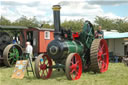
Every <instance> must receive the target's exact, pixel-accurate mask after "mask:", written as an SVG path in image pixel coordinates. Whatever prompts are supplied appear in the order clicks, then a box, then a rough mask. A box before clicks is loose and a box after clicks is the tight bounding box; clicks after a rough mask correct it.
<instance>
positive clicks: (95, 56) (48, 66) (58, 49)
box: [35, 5, 109, 80]
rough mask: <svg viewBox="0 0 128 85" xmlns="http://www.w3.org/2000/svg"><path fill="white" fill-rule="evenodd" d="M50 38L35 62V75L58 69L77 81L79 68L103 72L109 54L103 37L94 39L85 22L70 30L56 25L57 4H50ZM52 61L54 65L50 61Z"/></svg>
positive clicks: (91, 28) (43, 77) (38, 76)
mask: <svg viewBox="0 0 128 85" xmlns="http://www.w3.org/2000/svg"><path fill="white" fill-rule="evenodd" d="M53 11H54V26H55V32H54V40H53V41H51V42H50V43H49V44H48V47H47V53H46V54H40V55H39V56H38V58H37V59H36V61H35V73H36V76H37V78H42V79H47V78H49V77H50V76H51V73H52V69H53V68H62V69H63V70H64V71H65V73H66V76H67V78H68V79H69V80H77V79H79V78H80V77H81V74H82V71H83V70H88V69H89V70H91V71H93V72H98V73H102V72H105V71H107V69H108V64H109V55H108V47H107V43H106V41H105V40H104V39H94V38H95V37H94V29H93V26H92V24H91V23H90V22H89V21H85V23H84V27H83V30H82V32H81V33H80V34H78V32H76V33H72V32H71V30H65V29H62V28H61V26H60V6H59V5H54V6H53ZM52 60H53V61H54V62H55V64H54V65H53V64H52Z"/></svg>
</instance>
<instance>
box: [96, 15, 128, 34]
mask: <svg viewBox="0 0 128 85" xmlns="http://www.w3.org/2000/svg"><path fill="white" fill-rule="evenodd" d="M94 22H95V23H96V25H95V29H98V25H101V26H102V29H105V30H118V31H119V32H128V18H125V19H110V18H107V17H99V16H97V17H96V18H95V21H94Z"/></svg>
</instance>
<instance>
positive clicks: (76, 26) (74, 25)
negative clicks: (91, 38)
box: [61, 19, 84, 32]
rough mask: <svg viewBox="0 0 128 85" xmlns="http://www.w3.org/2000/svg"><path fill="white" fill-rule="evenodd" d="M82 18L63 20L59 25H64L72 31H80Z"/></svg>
mask: <svg viewBox="0 0 128 85" xmlns="http://www.w3.org/2000/svg"><path fill="white" fill-rule="evenodd" d="M83 23H84V20H83V19H79V20H69V21H67V20H65V21H64V22H63V23H62V24H61V26H62V27H64V28H65V29H72V31H74V32H80V31H81V29H82V27H83Z"/></svg>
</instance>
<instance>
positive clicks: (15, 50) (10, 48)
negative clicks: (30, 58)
mask: <svg viewBox="0 0 128 85" xmlns="http://www.w3.org/2000/svg"><path fill="white" fill-rule="evenodd" d="M22 52H23V51H22V48H21V46H19V45H17V44H12V38H11V37H10V35H9V34H8V33H7V32H0V63H1V64H2V63H4V64H5V65H6V66H11V65H13V64H14V63H15V62H16V60H18V59H19V57H20V56H21V55H22Z"/></svg>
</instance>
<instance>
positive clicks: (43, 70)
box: [39, 55, 52, 79]
mask: <svg viewBox="0 0 128 85" xmlns="http://www.w3.org/2000/svg"><path fill="white" fill-rule="evenodd" d="M51 66H52V61H51V59H50V58H49V57H48V55H43V56H42V57H41V58H40V61H39V74H40V77H41V78H42V79H47V78H49V77H50V76H51V73H52V68H49V67H51Z"/></svg>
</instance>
